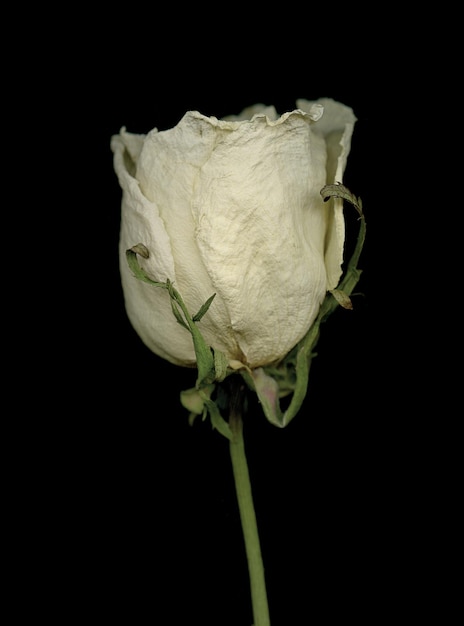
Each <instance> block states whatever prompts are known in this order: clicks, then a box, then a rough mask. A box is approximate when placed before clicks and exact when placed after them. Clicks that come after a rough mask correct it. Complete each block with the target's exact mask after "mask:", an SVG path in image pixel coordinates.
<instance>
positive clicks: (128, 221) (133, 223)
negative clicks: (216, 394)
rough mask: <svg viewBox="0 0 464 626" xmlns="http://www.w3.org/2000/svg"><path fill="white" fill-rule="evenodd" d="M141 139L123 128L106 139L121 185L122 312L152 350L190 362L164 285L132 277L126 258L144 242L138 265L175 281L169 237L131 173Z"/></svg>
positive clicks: (188, 345)
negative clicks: (143, 255) (144, 252)
mask: <svg viewBox="0 0 464 626" xmlns="http://www.w3.org/2000/svg"><path fill="white" fill-rule="evenodd" d="M143 140H144V137H143V136H141V135H131V134H129V133H126V132H125V129H124V128H123V129H122V130H121V133H120V134H119V135H115V136H113V137H112V139H111V148H112V150H113V152H114V168H115V171H116V173H117V176H118V179H119V183H120V185H121V187H122V190H123V194H122V211H121V232H120V242H119V248H120V272H121V281H122V286H123V292H124V297H125V306H126V311H127V315H128V317H129V319H130V321H131V324H132V325H133V327H134V329H135V330H136V331H137V333H138V334H139V336H140V338H141V339H142V340H143V342H144V343H145V344H146V345H147V346H148V348H150V349H151V350H152V351H153V352H154V353H155V354H158V355H159V356H161V357H163V358H165V359H167V360H169V361H171V362H173V363H175V364H177V365H186V366H187V365H191V366H193V365H195V353H194V350H193V344H192V339H191V336H190V334H189V332H188V331H187V330H185V329H183V328H182V327H181V326H179V324H178V323H177V322H176V320H175V318H174V316H173V314H172V311H171V304H170V298H169V295H168V293H167V291H166V290H165V289H162V288H157V287H154V286H151V285H148V284H146V283H144V282H142V281H140V280H137V279H136V278H135V277H134V276H133V274H132V272H131V271H130V269H129V266H128V264H127V261H126V250H127V249H128V248H131V247H132V246H134V245H135V244H137V243H143V244H145V245H146V246H147V248H148V249H149V251H150V257H149V259H147V260H142V259H141V261H142V262H141V265H142V266H143V267H144V269H145V270H146V271H147V272H148V273H149V275H150V276H151V277H153V279H154V280H159V281H161V282H164V281H165V280H166V278H170V279H171V280H173V281H174V280H175V267H174V259H173V255H172V249H171V243H170V240H169V236H168V234H167V232H166V229H165V227H164V223H163V221H162V220H161V218H160V216H159V213H158V210H157V208H156V206H155V205H154V204H153V203H152V202H150V201H149V200H147V198H146V197H145V196H144V195H143V194H142V193H141V191H140V188H139V183H138V182H137V180H136V179H135V178H134V177H133V176H131V174H130V171H132V172H133V171H134V170H135V163H134V162H133V161H132V158H137V157H138V155H139V154H140V151H141V148H142V145H143Z"/></svg>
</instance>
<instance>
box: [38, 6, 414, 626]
mask: <svg viewBox="0 0 464 626" xmlns="http://www.w3.org/2000/svg"><path fill="white" fill-rule="evenodd" d="M331 17H332V16H329V15H328V16H325V17H324V18H322V19H321V18H319V19H317V18H316V17H315V15H313V14H312V13H311V12H310V11H309V10H308V9H306V8H305V9H302V8H301V7H289V8H288V10H286V11H283V12H282V14H279V15H275V16H273V17H272V18H271V17H270V16H269V15H267V14H265V12H264V11H263V13H262V14H261V13H260V12H259V11H258V14H257V15H255V16H253V18H252V17H251V15H250V14H249V13H247V11H243V10H240V11H238V12H233V11H231V12H230V13H218V12H217V11H216V10H215V9H212V8H211V7H204V6H203V7H196V8H195V9H194V10H193V12H192V16H191V19H192V23H190V16H189V17H187V16H186V15H185V13H183V12H182V11H181V10H180V8H179V14H178V15H177V14H176V11H175V12H174V15H169V16H167V15H165V14H164V13H163V15H159V16H157V17H156V19H152V18H151V17H148V16H144V15H143V14H142V15H141V14H140V10H139V9H138V10H137V13H135V12H134V10H133V9H132V8H131V7H129V8H128V7H125V8H124V9H113V10H112V12H111V15H109V13H105V14H103V15H102V16H100V18H99V20H98V21H96V17H95V16H92V18H90V17H89V16H87V18H86V19H82V16H79V15H76V16H74V17H73V23H74V27H75V28H74V30H73V35H70V34H69V31H68V30H67V29H66V28H65V29H63V30H62V31H60V30H58V32H57V33H55V34H54V37H56V45H55V46H51V47H50V49H49V52H48V54H47V55H46V56H45V59H41V61H40V67H41V68H42V67H45V68H47V71H46V72H44V74H43V75H41V90H42V91H41V93H42V94H50V97H46V106H45V107H44V108H45V109H46V111H45V116H46V118H47V119H50V120H51V121H50V123H52V124H53V127H54V129H55V135H54V140H53V142H54V145H53V152H54V163H55V170H54V172H53V173H50V175H51V176H54V178H55V180H56V181H57V184H58V182H62V183H63V187H64V188H65V189H66V194H65V195H61V196H60V203H59V204H60V207H59V209H57V213H54V216H55V217H54V220H55V227H58V230H59V233H60V236H59V242H57V238H56V235H53V237H51V238H50V241H49V246H48V247H49V249H50V250H51V251H52V252H53V253H54V254H56V255H58V256H59V270H58V269H57V270H55V273H54V274H53V276H52V278H53V281H51V283H52V291H53V292H54V297H55V298H56V299H57V306H56V307H53V308H52V314H51V315H50V310H48V312H47V318H48V324H50V317H52V318H53V319H52V325H53V333H54V335H55V338H57V343H58V346H56V354H55V353H54V354H53V357H50V358H52V362H53V365H52V367H51V368H47V374H46V376H47V380H48V384H47V385H45V386H42V387H41V388H40V390H38V391H37V392H36V393H37V395H36V396H35V401H36V403H37V405H38V406H41V407H46V408H45V416H46V417H45V418H43V419H42V420H41V421H40V423H39V425H37V426H36V427H35V428H36V429H37V433H39V431H40V439H41V440H42V441H43V440H46V441H47V444H46V445H43V446H42V448H41V452H40V453H39V457H40V461H39V462H38V465H39V466H40V471H39V472H38V477H37V478H36V479H35V480H34V478H29V480H30V481H31V497H32V498H33V500H34V502H35V503H36V506H35V507H34V515H35V516H36V517H37V518H39V519H40V520H41V521H42V523H43V525H41V526H40V528H41V529H43V528H46V531H45V534H43V531H42V530H41V531H39V530H37V531H36V533H37V536H35V535H34V536H33V537H32V539H30V545H31V551H32V552H35V551H37V553H39V554H40V555H41V558H40V559H39V560H38V561H35V565H34V567H33V568H32V572H31V576H35V578H36V579H39V578H40V576H41V572H42V566H43V563H44V562H45V563H48V565H50V563H51V566H52V569H53V574H51V575H50V579H49V580H50V585H49V590H48V592H47V593H46V594H43V593H41V594H38V598H37V600H36V601H37V603H38V604H40V606H41V609H40V611H39V612H40V613H41V614H47V615H48V616H49V617H50V618H55V617H56V618H57V619H61V620H62V621H61V622H60V623H70V622H71V621H72V620H73V619H80V620H84V619H87V618H88V617H89V616H91V617H92V619H93V620H94V621H98V622H100V621H101V622H105V623H106V622H108V623H109V622H115V621H116V620H117V621H118V622H120V623H124V624H167V623H176V624H177V623H178V624H187V623H198V624H201V625H202V626H210V625H211V626H213V625H214V626H217V625H220V626H249V625H250V624H251V623H252V616H251V607H250V596H249V587H248V577H247V564H246V559H245V553H244V548H243V542H242V536H241V527H240V521H239V517H238V510H237V504H236V500H235V494H234V484H233V480H232V474H231V466H230V459H229V452H228V444H227V441H226V440H225V439H224V438H222V437H221V436H220V435H219V434H218V433H217V432H215V431H213V430H212V429H211V426H210V424H209V422H204V423H202V422H200V421H198V422H197V423H195V424H194V425H193V426H189V424H188V422H187V412H186V411H185V410H184V409H183V408H182V406H181V405H180V402H179V393H180V391H181V390H183V389H186V388H189V387H192V386H193V384H194V381H195V373H194V371H192V370H184V369H182V368H177V367H174V366H173V365H171V364H169V363H167V362H165V361H163V360H162V359H160V358H159V357H157V356H155V355H154V354H152V353H150V352H149V351H148V350H147V348H146V347H145V346H144V345H143V344H142V342H141V340H140V339H139V338H138V336H137V335H136V334H135V332H134V330H133V329H132V328H131V326H130V324H129V322H128V320H127V318H126V315H125V311H124V302H123V296H122V291H121V287H120V282H119V259H118V233H119V218H120V202H121V190H120V188H119V184H118V180H117V177H116V175H115V173H114V171H113V163H112V156H113V155H112V153H111V150H110V139H111V136H112V135H113V134H116V133H118V132H119V130H120V128H121V127H122V126H125V127H126V128H127V130H128V131H129V132H134V133H146V132H148V131H149V130H151V129H152V128H153V127H157V128H158V130H164V129H167V128H170V127H172V126H174V125H175V124H176V123H177V122H178V121H179V120H180V119H181V117H182V116H183V114H184V113H185V112H186V111H187V110H192V109H195V110H198V111H200V112H201V113H203V114H205V115H214V116H216V117H222V116H223V115H227V114H230V113H239V112H240V111H241V110H242V109H243V108H244V107H246V106H249V105H251V104H255V103H258V102H261V103H264V104H269V105H270V104H273V105H274V106H275V107H276V108H277V110H278V112H279V113H283V112H285V111H288V110H292V109H293V108H294V107H295V101H296V99H297V98H306V99H310V100H311V99H317V98H319V97H331V98H334V99H335V100H338V101H340V102H342V103H344V104H346V105H348V106H351V107H352V108H353V110H354V113H355V115H356V116H357V118H358V121H357V124H356V126H355V130H354V134H353V138H352V148H351V153H350V156H349V159H348V165H347V169H346V173H345V179H344V182H345V184H346V185H347V186H348V187H349V188H350V189H351V191H352V192H353V193H355V194H356V195H358V196H361V198H362V200H363V203H364V209H365V215H366V221H367V239H366V243H365V247H364V250H363V253H362V256H361V260H360V268H361V269H362V270H363V273H362V276H361V280H360V283H359V285H358V288H357V289H356V291H358V292H360V295H358V296H356V297H355V298H354V299H353V302H354V310H353V311H344V310H342V309H339V310H338V311H336V312H335V313H334V314H333V316H332V317H331V318H330V319H329V320H328V321H327V323H326V324H324V326H323V328H322V334H321V339H320V341H319V344H318V356H317V358H316V359H315V360H314V361H313V365H312V370H311V373H310V381H309V391H308V395H307V397H306V400H305V402H304V405H303V407H302V409H301V411H300V413H299V414H298V415H297V416H296V417H295V418H294V420H293V422H292V423H291V424H290V425H289V426H288V427H287V428H286V429H283V430H279V429H276V428H275V427H274V426H272V425H271V424H269V423H268V422H267V421H266V419H265V417H264V415H263V414H262V412H261V411H260V408H259V406H258V405H257V403H254V404H253V400H252V402H251V409H252V410H250V413H249V414H248V416H247V419H246V424H245V440H246V448H247V454H248V461H249V465H250V472H251V479H252V484H253V490H254V497H255V505H256V512H257V517H258V524H259V530H260V535H261V540H262V551H263V559H264V564H265V569H266V579H267V585H268V593H269V604H270V611H271V621H272V625H273V626H289V625H290V624H298V625H299V624H306V623H308V624H309V623H314V624H326V623H327V624H328V623H342V622H344V621H345V619H346V618H347V617H349V618H350V619H353V620H354V621H356V622H357V623H365V624H375V623H380V621H381V620H384V619H385V620H388V621H392V620H394V619H396V616H397V614H398V611H399V610H400V608H399V607H400V606H402V603H403V600H405V599H409V605H408V606H407V608H406V609H404V607H403V609H402V610H403V613H402V615H403V617H405V613H404V611H406V616H407V612H408V611H411V610H413V605H414V601H413V600H411V595H412V597H413V598H414V597H418V596H419V595H420V591H419V590H418V589H413V588H412V587H413V586H414V585H412V583H411V579H412V578H414V576H415V572H416V571H417V568H418V565H419V567H420V564H421V563H422V562H423V561H424V560H425V558H426V557H425V556H424V554H423V553H422V552H421V551H420V549H419V545H418V542H419V541H420V535H418V533H417V520H416V517H415V515H412V514H411V511H412V510H413V509H414V506H415V502H416V500H417V499H419V498H420V496H421V493H422V489H423V488H424V486H423V482H422V479H421V477H420V476H419V475H418V473H417V472H418V470H417V468H416V467H415V466H414V465H413V463H412V461H410V458H411V457H410V454H411V450H412V449H414V445H415V444H414V443H412V440H413V435H412V428H411V426H410V425H409V426H408V425H406V424H405V418H404V415H405V412H404V411H405V408H404V402H405V398H406V406H409V405H410V402H409V398H410V395H411V379H410V374H409V362H408V359H409V357H408V356H406V355H407V351H404V343H402V344H401V346H402V348H403V352H402V356H401V358H399V357H398V358H397V357H396V356H395V355H396V354H397V351H398V347H399V341H398V337H397V334H396V328H397V324H396V320H397V318H398V317H399V316H400V314H401V310H400V308H401V307H400V306H399V302H400V300H401V294H402V290H403V286H402V280H401V276H400V273H399V272H398V271H397V265H398V264H399V261H398V258H397V254H396V251H397V250H398V249H399V248H400V247H401V244H402V241H401V234H400V230H399V229H398V228H397V222H396V220H395V211H396V210H397V209H396V206H394V196H392V194H390V192H389V191H388V183H389V182H391V180H392V176H393V175H394V174H395V173H396V174H397V171H396V172H395V171H394V169H393V168H392V163H391V158H389V157H387V154H388V155H389V154H390V149H389V148H388V146H389V145H393V144H394V145H396V140H397V136H398V134H400V133H401V130H400V128H399V126H398V124H397V123H396V122H395V120H394V119H392V118H394V115H392V110H394V109H395V107H394V100H395V98H396V95H397V93H398V90H399V84H398V77H399V72H400V71H401V72H402V74H403V75H404V73H405V67H404V64H405V63H406V64H407V63H408V61H407V60H406V61H404V59H403V61H400V60H398V58H397V57H395V58H393V57H391V56H390V55H388V54H387V55H386V54H385V48H384V46H385V41H382V40H381V39H380V38H379V35H378V31H377V30H376V29H375V28H370V29H369V32H370V36H369V37H368V36H367V35H366V33H365V32H363V33H362V36H361V34H360V33H359V31H357V30H356V23H355V24H353V25H352V26H351V29H350V28H349V27H348V26H347V25H346V24H344V21H343V17H342V16H340V15H339V16H338V18H337V20H336V21H335V24H334V22H333V21H331V19H330V18H331ZM378 19H380V18H376V20H378ZM70 20H71V18H70ZM300 22H301V23H300ZM397 35H398V36H399V33H398V31H397ZM411 63H413V61H412V60H411ZM386 146H387V147H386ZM61 169H62V170H63V174H62V175H61V176H60V175H58V174H57V171H59V170H61ZM58 179H59V181H58ZM61 200H63V202H61ZM346 220H347V227H348V234H349V237H350V238H354V237H356V234H357V221H356V214H355V211H354V209H352V208H351V207H349V206H347V207H346ZM352 241H353V239H352ZM57 284H58V285H59V288H58V289H57V287H56V286H57ZM46 343H47V349H48V348H50V350H51V346H50V347H49V346H48V335H47V342H46ZM42 357H43V352H41V354H40V358H38V359H37V360H38V361H40V363H42V362H43V358H42ZM392 360H393V361H394V367H392V366H391V363H392ZM57 389H59V391H57ZM405 394H406V395H405ZM37 528H39V526H37ZM44 536H45V539H44ZM35 568H36V569H35ZM416 594H418V595H417V596H416ZM58 596H59V598H60V600H59V601H57V600H56V598H57V597H58ZM423 601H424V599H423V598H421V602H423ZM313 618H314V621H313Z"/></svg>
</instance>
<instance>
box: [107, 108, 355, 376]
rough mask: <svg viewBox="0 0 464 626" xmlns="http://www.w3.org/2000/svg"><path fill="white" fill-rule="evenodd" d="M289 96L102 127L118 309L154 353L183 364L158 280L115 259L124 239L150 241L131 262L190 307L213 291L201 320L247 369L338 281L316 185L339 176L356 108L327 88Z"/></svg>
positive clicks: (268, 358)
mask: <svg viewBox="0 0 464 626" xmlns="http://www.w3.org/2000/svg"><path fill="white" fill-rule="evenodd" d="M297 105H298V109H296V110H294V111H292V112H289V113H286V114H284V115H282V116H281V117H278V116H277V115H276V113H275V110H274V109H273V107H265V106H264V105H254V106H253V107H249V109H246V110H245V111H244V112H242V114H241V115H239V116H230V117H228V118H226V119H224V120H218V119H216V118H214V117H205V116H203V115H201V114H200V113H198V112H196V111H189V112H188V113H186V114H185V116H184V117H183V118H182V120H181V121H180V122H179V124H178V125H177V126H175V127H174V128H172V129H170V130H167V131H163V132H158V131H157V130H156V129H154V130H153V131H151V132H150V133H149V134H148V135H147V136H146V137H145V136H142V135H131V134H129V133H126V131H125V130H124V129H123V130H122V131H121V133H120V135H118V136H115V137H113V138H112V149H113V151H114V153H115V170H116V172H117V174H118V177H119V181H120V184H121V187H122V188H123V206H122V220H121V238H120V246H121V275H122V283H123V289H124V294H125V302H126V309H127V312H128V316H129V318H130V320H131V323H132V324H133V326H134V328H135V329H136V331H137V332H138V333H139V335H140V336H141V338H142V340H143V341H144V342H145V343H146V344H147V345H148V347H149V348H150V349H151V350H152V351H154V352H155V353H156V354H158V355H160V356H162V357H163V358H166V359H168V360H170V361H172V362H173V363H177V364H182V365H194V364H195V355H194V351H193V345H192V341H191V337H190V335H189V333H188V331H187V330H185V329H183V328H182V327H181V326H179V324H178V323H177V322H176V320H175V318H174V316H173V314H172V311H171V306H170V303H169V296H168V294H167V292H166V290H164V289H162V288H155V287H153V286H150V285H147V284H146V283H142V282H141V281H138V280H136V279H135V278H134V277H133V276H132V274H131V272H130V271H129V270H128V268H127V263H126V262H125V250H126V249H127V248H130V247H131V246H133V245H135V244H136V243H144V244H145V245H146V246H147V247H148V249H149V250H150V258H149V259H148V260H144V259H140V261H141V265H142V267H144V268H145V269H146V271H147V272H148V273H149V275H150V276H152V277H153V279H154V280H158V281H165V280H166V279H167V278H169V279H170V280H171V281H173V282H174V285H175V287H176V289H178V291H179V292H180V293H181V295H182V297H183V299H184V302H185V303H186V305H187V308H188V309H189V311H190V313H192V314H193V313H196V311H197V310H198V309H199V308H200V306H201V305H202V304H203V303H204V302H205V301H206V300H207V298H209V297H210V296H211V295H212V294H213V293H216V297H215V299H214V301H213V303H212V305H211V307H210V309H209V310H208V312H207V314H206V315H205V316H204V317H203V318H202V320H201V322H199V329H200V331H201V332H202V334H203V336H204V337H205V339H206V341H207V343H208V344H209V345H211V346H213V347H214V348H215V349H219V350H221V351H223V352H224V353H225V354H226V356H227V357H228V358H229V359H230V360H236V361H237V360H238V361H241V362H242V363H244V364H246V365H248V366H249V367H250V368H256V367H259V366H262V365H266V364H270V363H272V362H275V361H278V360H279V359H281V358H283V357H284V356H285V355H286V354H287V352H288V351H289V350H291V348H292V347H293V346H294V345H295V344H296V343H297V342H298V341H299V340H300V339H301V338H302V337H303V336H304V334H305V333H306V332H307V330H308V329H309V327H310V326H311V324H312V323H313V321H314V319H315V317H316V316H317V313H318V311H319V307H320V304H321V302H322V300H323V299H324V297H325V294H326V291H327V289H331V288H334V287H336V285H337V284H338V281H339V279H340V276H341V272H342V269H341V268H342V262H343V246H344V220H343V213H342V205H341V202H338V201H334V200H331V201H330V202H328V203H324V202H323V201H322V198H321V195H320V190H321V189H322V187H323V186H324V185H325V184H328V183H331V182H335V181H336V180H338V181H339V182H342V176H343V171H344V169H345V166H346V159H347V156H348V153H349V148H350V141H351V133H352V130H353V126H354V122H355V118H354V115H353V113H352V111H351V109H349V108H348V107H345V106H344V105H341V104H339V103H336V102H334V101H333V100H329V99H322V100H319V101H317V102H309V101H305V100H300V101H298V103H297ZM123 257H124V258H123Z"/></svg>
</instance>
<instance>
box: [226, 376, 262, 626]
mask: <svg viewBox="0 0 464 626" xmlns="http://www.w3.org/2000/svg"><path fill="white" fill-rule="evenodd" d="M243 393H244V389H243V387H242V386H239V387H238V389H236V390H235V393H233V394H232V397H231V400H230V414H229V425H230V428H231V430H232V435H233V436H232V439H231V440H230V456H231V459H232V468H233V473H234V480H235V489H236V492H237V500H238V507H239V511H240V519H241V523H242V530H243V538H244V540H245V551H246V556H247V560H248V572H249V576H250V588H251V602H252V609H253V620H254V626H270V623H271V622H270V619H269V607H268V601H267V592H266V582H265V578H264V566H263V559H262V556H261V546H260V541H259V534H258V525H257V522H256V514H255V507H254V504H253V495H252V491H251V482H250V474H249V471H248V463H247V459H246V455H245V444H244V440H243V421H242V407H243V402H244V398H243Z"/></svg>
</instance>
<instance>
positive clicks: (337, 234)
mask: <svg viewBox="0 0 464 626" xmlns="http://www.w3.org/2000/svg"><path fill="white" fill-rule="evenodd" d="M316 103H317V104H321V105H322V106H323V107H324V115H323V116H322V118H321V119H320V120H319V121H318V123H317V125H316V126H315V132H317V133H320V134H321V136H323V137H324V139H325V141H326V144H327V184H333V183H335V182H340V183H341V182H343V174H344V172H345V167H346V162H347V159H348V154H349V152H350V148H351V136H352V134H353V129H354V125H355V122H356V117H355V115H354V113H353V110H352V109H351V108H350V107H347V106H345V105H344V104H340V103H339V102H336V101H335V100H332V99H330V98H320V99H319V100H317V101H315V102H313V101H309V100H297V102H296V104H297V107H298V108H299V109H301V110H303V111H309V110H311V108H312V107H313V106H314V104H316ZM326 206H327V209H328V210H329V214H328V216H329V229H328V233H327V241H326V249H325V265H326V269H327V289H335V287H336V286H337V285H338V283H339V280H340V277H341V275H342V263H343V249H344V244H345V220H344V217H343V201H342V200H340V199H339V198H336V199H331V200H330V201H329V202H327V204H326Z"/></svg>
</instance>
